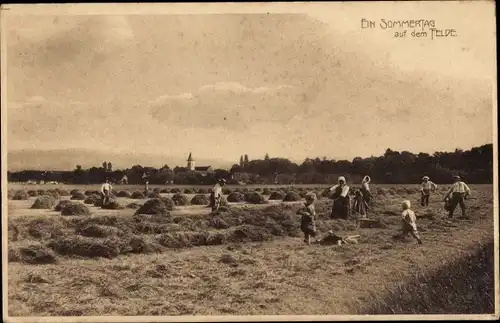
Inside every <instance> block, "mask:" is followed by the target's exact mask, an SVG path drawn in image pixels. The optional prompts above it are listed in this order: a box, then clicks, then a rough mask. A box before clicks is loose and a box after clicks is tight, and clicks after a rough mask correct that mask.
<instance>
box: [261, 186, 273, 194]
mask: <svg viewBox="0 0 500 323" xmlns="http://www.w3.org/2000/svg"><path fill="white" fill-rule="evenodd" d="M262 195H271V190H270V189H269V188H267V187H266V188H264V189H263V190H262Z"/></svg>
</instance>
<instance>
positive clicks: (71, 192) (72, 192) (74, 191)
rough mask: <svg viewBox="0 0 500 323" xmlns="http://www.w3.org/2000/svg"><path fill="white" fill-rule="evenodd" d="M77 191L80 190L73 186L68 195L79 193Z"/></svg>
mask: <svg viewBox="0 0 500 323" xmlns="http://www.w3.org/2000/svg"><path fill="white" fill-rule="evenodd" d="M79 192H80V191H79V190H77V189H76V188H75V189H72V190H71V191H69V195H73V194H75V193H79Z"/></svg>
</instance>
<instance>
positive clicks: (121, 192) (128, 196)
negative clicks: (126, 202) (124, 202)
mask: <svg viewBox="0 0 500 323" xmlns="http://www.w3.org/2000/svg"><path fill="white" fill-rule="evenodd" d="M116 196H117V197H126V198H130V197H131V196H132V194H130V192H129V191H120V192H118V193H116Z"/></svg>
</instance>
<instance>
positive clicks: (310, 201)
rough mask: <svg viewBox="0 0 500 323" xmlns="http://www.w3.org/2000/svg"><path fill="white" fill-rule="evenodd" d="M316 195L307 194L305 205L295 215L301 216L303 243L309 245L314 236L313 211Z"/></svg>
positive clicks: (314, 222)
mask: <svg viewBox="0 0 500 323" xmlns="http://www.w3.org/2000/svg"><path fill="white" fill-rule="evenodd" d="M315 199H316V195H314V194H311V193H309V194H307V195H306V203H305V205H304V207H303V208H302V209H300V210H299V211H298V212H297V214H299V215H301V216H302V218H301V220H300V229H301V230H302V232H304V242H305V243H307V244H311V237H315V236H316V221H315V217H316V211H315V210H314V200H315Z"/></svg>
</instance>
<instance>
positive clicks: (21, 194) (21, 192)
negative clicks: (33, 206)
mask: <svg viewBox="0 0 500 323" xmlns="http://www.w3.org/2000/svg"><path fill="white" fill-rule="evenodd" d="M12 199H13V200H17V201H20V200H27V199H28V193H26V192H25V191H24V190H19V191H16V192H15V193H14V196H13V197H12Z"/></svg>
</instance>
